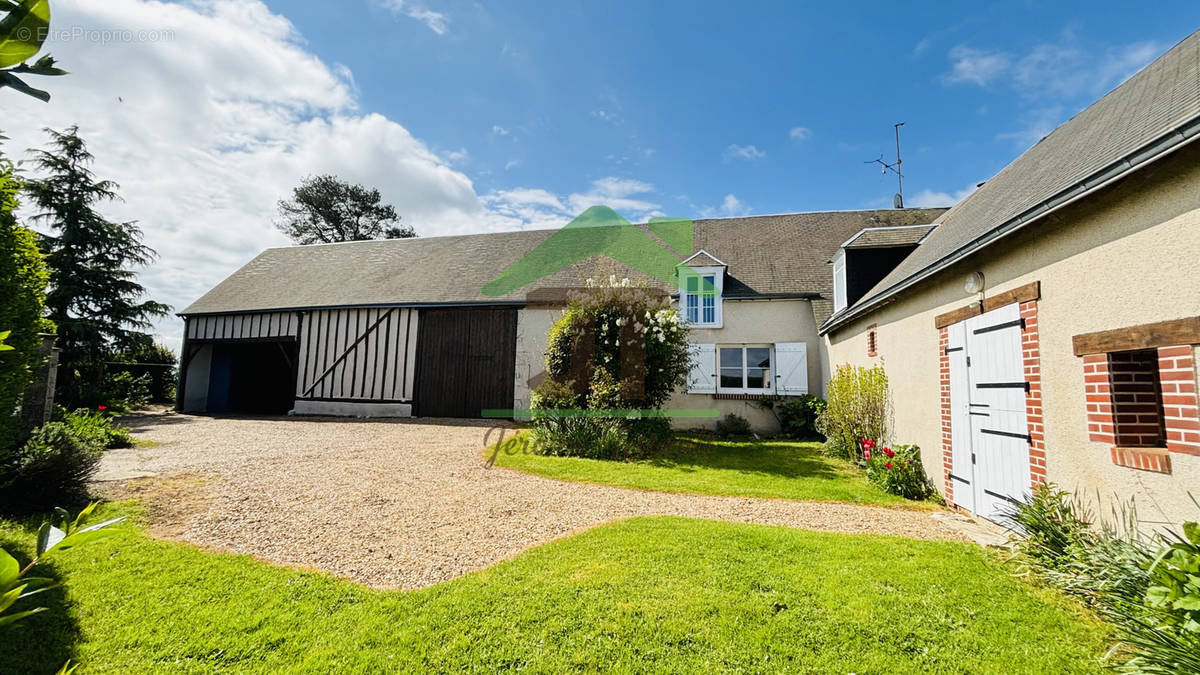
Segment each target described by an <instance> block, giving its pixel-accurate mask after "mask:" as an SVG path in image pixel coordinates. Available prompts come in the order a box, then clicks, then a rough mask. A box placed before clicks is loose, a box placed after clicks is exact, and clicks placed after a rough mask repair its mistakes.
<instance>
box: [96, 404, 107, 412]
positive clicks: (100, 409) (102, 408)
mask: <svg viewBox="0 0 1200 675" xmlns="http://www.w3.org/2000/svg"><path fill="white" fill-rule="evenodd" d="M96 410H99V411H100V412H104V411H105V410H108V406H106V405H98V406H96Z"/></svg>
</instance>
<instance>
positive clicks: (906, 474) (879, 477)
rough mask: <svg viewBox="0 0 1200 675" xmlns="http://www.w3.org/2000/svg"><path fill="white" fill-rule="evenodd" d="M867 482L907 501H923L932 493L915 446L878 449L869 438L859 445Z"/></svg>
mask: <svg viewBox="0 0 1200 675" xmlns="http://www.w3.org/2000/svg"><path fill="white" fill-rule="evenodd" d="M859 445H860V446H861V448H862V456H863V462H864V464H865V465H866V469H867V479H868V480H870V481H871V482H872V483H874V484H876V485H878V486H879V487H880V488H882V489H884V490H886V491H887V492H890V493H892V494H894V495H899V496H901V497H904V498H906V499H925V498H926V497H928V496H929V494H930V492H932V486H931V485H930V483H929V478H928V477H927V476H926V475H925V468H924V467H923V466H921V449H920V448H919V447H917V446H915V445H897V446H894V447H888V446H883V447H880V446H878V445H877V444H876V443H875V442H874V441H872V440H870V439H864V440H862V441H860V442H859Z"/></svg>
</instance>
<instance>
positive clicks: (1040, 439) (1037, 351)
mask: <svg viewBox="0 0 1200 675" xmlns="http://www.w3.org/2000/svg"><path fill="white" fill-rule="evenodd" d="M1020 311H1021V318H1022V319H1024V320H1025V329H1024V330H1023V331H1022V333H1021V354H1022V356H1023V357H1024V362H1025V364H1024V365H1025V383H1026V384H1027V385H1028V390H1027V392H1026V394H1025V423H1026V425H1027V426H1028V427H1029V484H1030V486H1032V487H1037V485H1038V483H1044V482H1046V427H1045V422H1044V420H1043V418H1042V360H1041V347H1040V346H1039V341H1038V303H1037V300H1030V301H1028V302H1022V303H1021V306H1020Z"/></svg>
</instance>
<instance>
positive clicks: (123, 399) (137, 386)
mask: <svg viewBox="0 0 1200 675" xmlns="http://www.w3.org/2000/svg"><path fill="white" fill-rule="evenodd" d="M102 395H103V396H104V398H105V399H106V400H107V403H104V404H103V405H107V406H108V407H109V408H110V409H112V410H117V411H120V412H126V411H129V410H137V409H138V408H144V407H146V406H147V405H149V403H150V375H149V374H145V373H144V374H142V375H138V376H137V377H134V376H133V374H132V373H129V372H127V371H118V372H115V373H114V372H108V373H105V375H104V393H103V394H102Z"/></svg>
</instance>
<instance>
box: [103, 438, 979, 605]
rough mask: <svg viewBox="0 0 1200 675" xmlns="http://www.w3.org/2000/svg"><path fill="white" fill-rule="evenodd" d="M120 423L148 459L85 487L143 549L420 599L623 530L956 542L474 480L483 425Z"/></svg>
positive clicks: (870, 522)
mask: <svg viewBox="0 0 1200 675" xmlns="http://www.w3.org/2000/svg"><path fill="white" fill-rule="evenodd" d="M128 422H129V423H131V426H132V427H133V429H134V431H135V433H136V435H137V437H138V438H141V439H148V440H151V441H155V442H157V443H158V445H155V446H152V447H139V448H130V449H126V450H110V451H109V452H108V453H106V455H105V458H104V463H103V465H102V469H101V473H100V474H99V475H98V476H97V480H98V481H100V482H101V483H100V485H101V491H102V492H104V493H106V494H108V495H110V496H114V497H124V496H131V495H132V496H138V497H142V498H145V499H146V501H147V503H148V504H149V509H150V520H151V529H152V532H154V533H155V534H156V535H158V536H165V537H169V538H177V539H181V540H183V541H187V542H191V543H194V544H198V545H200V546H205V547H211V548H216V549H220V550H226V551H234V552H238V553H249V554H252V555H254V556H256V557H258V558H260V559H263V560H266V561H270V562H273V563H279V564H284V565H292V566H298V567H315V568H318V569H322V570H326V571H329V572H333V573H335V574H338V575H341V576H344V577H348V578H350V579H353V580H355V581H358V582H361V583H364V584H368V585H371V586H375V587H380V588H395V587H401V588H419V587H423V586H428V585H431V584H435V583H438V582H440V581H445V580H447V579H452V578H454V577H457V576H459V575H462V574H465V573H467V572H470V571H473V570H478V569H482V568H485V567H488V566H490V565H493V564H495V563H496V562H498V561H500V560H504V559H506V558H510V557H512V556H515V555H517V554H518V553H520V552H522V551H524V550H526V549H528V548H530V547H531V546H536V545H538V544H541V543H543V542H546V541H549V540H551V539H555V538H557V537H561V536H563V535H566V534H570V533H573V532H577V531H580V530H583V529H587V528H590V527H593V526H595V525H597V524H600V523H604V522H607V521H610V520H614V519H618V518H626V517H629V516H637V515H652V514H653V515H659V514H662V515H679V516H689V517H697V518H712V519H720V520H730V521H739V522H748V523H766V524H773V525H785V526H790V527H800V528H806V529H814V530H828V531H835V532H850V533H862V532H873V533H881V534H895V535H903V536H907V537H916V538H922V539H961V536H960V535H958V534H957V533H956V532H955V531H954V530H953V529H951V528H950V527H948V526H947V525H946V524H944V523H943V522H940V521H939V520H937V519H935V518H933V517H931V515H930V514H929V513H928V512H920V511H908V510H902V509H887V508H881V507H872V506H855V505H850V504H827V503H819V502H798V501H789V500H781V499H755V498H741V497H712V496H700V495H681V494H666V493H658V492H643V491H637V490H628V489H624V488H615V487H608V486H600V485H584V484H578V483H566V482H560V481H555V480H550V479H546V478H540V477H537V476H531V475H528V474H523V473H519V472H516V471H511V470H508V469H501V468H485V467H484V462H483V460H482V459H481V457H480V452H481V449H482V448H483V446H484V436H485V434H486V433H487V430H488V428H489V426H488V423H483V422H470V421H462V420H445V421H439V420H428V419H422V420H389V421H360V420H355V421H345V420H331V419H314V418H304V419H244V418H206V417H192V416H184V415H163V416H147V417H138V418H134V419H131V420H129V421H128ZM492 440H493V441H494V440H495V435H493V439H492Z"/></svg>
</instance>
